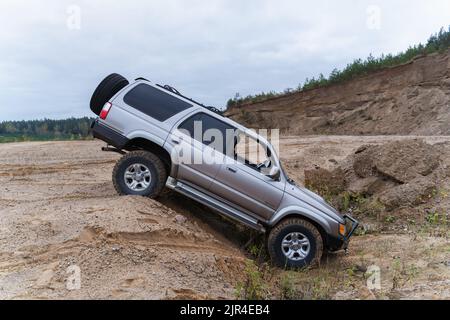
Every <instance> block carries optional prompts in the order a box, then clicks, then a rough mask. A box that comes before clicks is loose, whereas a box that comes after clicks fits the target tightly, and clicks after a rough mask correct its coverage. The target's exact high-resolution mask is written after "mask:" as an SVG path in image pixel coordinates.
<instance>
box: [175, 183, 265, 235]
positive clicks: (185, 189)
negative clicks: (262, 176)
mask: <svg viewBox="0 0 450 320" xmlns="http://www.w3.org/2000/svg"><path fill="white" fill-rule="evenodd" d="M166 187H168V188H170V189H172V190H174V191H176V192H178V193H181V194H183V195H185V196H186V197H188V198H191V199H193V200H195V201H197V202H200V203H201V204H204V205H205V206H207V207H209V208H211V209H214V210H216V211H217V212H219V213H221V214H223V215H225V216H227V217H229V218H232V219H234V220H237V221H239V222H241V223H243V224H245V225H246V226H248V227H250V228H252V229H255V230H258V231H260V232H265V231H266V230H265V229H264V227H263V226H262V225H260V224H259V223H258V220H256V219H254V218H252V217H249V216H248V215H247V214H245V213H242V212H240V211H238V210H236V209H234V208H232V207H230V206H229V205H227V204H225V203H223V202H221V201H218V200H216V199H214V198H212V197H211V196H209V195H206V194H205V193H203V192H201V191H199V190H197V189H195V188H193V187H191V186H189V185H187V184H185V183H182V182H179V181H177V180H175V179H174V178H172V177H169V179H168V180H167V183H166Z"/></svg>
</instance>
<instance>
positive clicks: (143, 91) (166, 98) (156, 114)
mask: <svg viewBox="0 0 450 320" xmlns="http://www.w3.org/2000/svg"><path fill="white" fill-rule="evenodd" d="M123 101H124V102H125V103H126V104H128V105H129V106H131V107H133V108H135V109H137V110H139V111H141V112H143V113H145V114H146V115H148V116H150V117H152V118H154V119H156V120H158V121H161V122H163V121H166V120H167V119H169V118H170V117H173V116H174V115H176V114H177V113H179V112H181V111H184V110H186V109H189V108H191V107H192V105H191V104H189V103H187V102H185V101H183V100H180V99H178V98H176V97H174V96H172V95H170V94H168V93H166V92H164V91H162V90H159V89H156V88H153V87H152V86H149V85H147V84H143V83H142V84H139V85H137V86H136V87H134V88H133V89H131V90H130V92H128V93H127V94H126V95H125V97H124V98H123Z"/></svg>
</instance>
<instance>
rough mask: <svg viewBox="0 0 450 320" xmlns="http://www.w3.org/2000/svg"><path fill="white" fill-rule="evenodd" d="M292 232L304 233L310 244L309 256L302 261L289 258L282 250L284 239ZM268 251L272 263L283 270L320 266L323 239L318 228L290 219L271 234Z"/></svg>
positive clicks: (282, 222) (301, 220) (268, 240)
mask: <svg viewBox="0 0 450 320" xmlns="http://www.w3.org/2000/svg"><path fill="white" fill-rule="evenodd" d="M292 232H299V233H302V234H303V235H304V236H305V237H307V238H308V240H309V242H310V250H309V254H308V255H307V256H306V257H305V258H304V259H302V260H298V261H295V260H291V259H289V258H287V257H286V256H285V255H284V253H283V251H282V250H283V249H282V246H281V244H282V241H283V239H284V237H286V236H287V235H288V234H290V233H292ZM267 249H268V251H269V255H270V257H271V259H272V262H273V263H274V264H276V265H277V266H279V267H281V268H287V269H298V268H306V267H309V266H311V267H312V266H316V265H319V264H320V259H321V258H322V253H323V239H322V236H321V234H320V232H319V230H317V228H316V227H315V226H314V225H313V224H312V223H310V222H308V221H306V220H303V219H300V218H289V219H286V220H283V221H281V222H280V223H279V224H277V225H276V226H275V227H274V228H273V229H272V230H271V231H270V233H269V236H268V239H267Z"/></svg>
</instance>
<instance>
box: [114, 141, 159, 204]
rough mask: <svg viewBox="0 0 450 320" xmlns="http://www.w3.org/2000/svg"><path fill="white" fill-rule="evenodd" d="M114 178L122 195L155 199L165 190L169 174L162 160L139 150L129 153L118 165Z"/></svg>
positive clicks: (118, 191) (117, 189) (115, 186)
mask: <svg viewBox="0 0 450 320" xmlns="http://www.w3.org/2000/svg"><path fill="white" fill-rule="evenodd" d="M112 178H113V183H114V188H115V189H116V191H117V193H119V194H120V195H139V196H147V197H150V198H155V197H157V196H158V195H159V194H160V193H161V191H162V190H163V189H164V186H165V183H166V180H167V173H166V169H165V167H164V164H163V162H162V161H161V159H159V158H158V157H157V156H156V155H154V154H153V153H151V152H148V151H143V150H139V151H132V152H129V153H127V154H126V155H124V156H123V157H122V158H121V159H120V160H119V161H118V162H117V163H116V166H115V167H114V170H113V177H112Z"/></svg>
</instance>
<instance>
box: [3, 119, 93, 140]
mask: <svg viewBox="0 0 450 320" xmlns="http://www.w3.org/2000/svg"><path fill="white" fill-rule="evenodd" d="M93 120H94V119H93V118H89V117H83V118H69V119H63V120H51V119H43V120H22V121H3V122H0V143H1V142H20V141H42V140H83V139H91V135H90V125H91V123H92V121H93Z"/></svg>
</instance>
